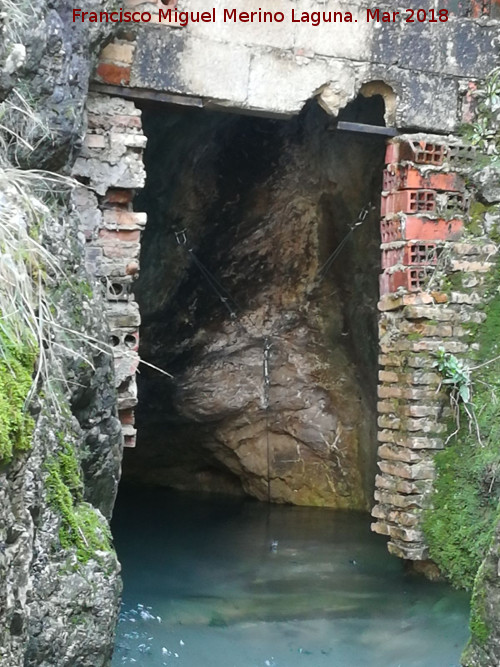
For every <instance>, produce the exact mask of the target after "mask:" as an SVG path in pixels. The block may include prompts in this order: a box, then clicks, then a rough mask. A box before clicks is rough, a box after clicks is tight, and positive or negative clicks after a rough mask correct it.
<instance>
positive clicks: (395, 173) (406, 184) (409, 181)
mask: <svg viewBox="0 0 500 667" xmlns="http://www.w3.org/2000/svg"><path fill="white" fill-rule="evenodd" d="M422 188H423V189H431V190H438V191H451V192H453V191H456V192H461V191H463V190H464V188H465V184H464V181H463V179H462V178H461V177H460V176H459V175H458V174H455V173H453V172H449V173H445V172H439V171H432V172H427V173H425V172H424V173H422V172H420V171H419V170H418V169H417V168H416V167H411V166H409V165H395V164H389V165H388V166H387V168H386V169H385V170H384V179H383V190H384V191H385V192H393V191H395V190H407V189H410V190H411V189H422Z"/></svg>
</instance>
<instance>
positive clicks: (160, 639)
mask: <svg viewBox="0 0 500 667" xmlns="http://www.w3.org/2000/svg"><path fill="white" fill-rule="evenodd" d="M369 526H370V517H369V516H368V515H366V514H361V513H352V512H337V511H334V510H329V509H322V508H304V507H292V506H284V505H272V506H268V505H266V504H263V503H259V502H256V501H252V500H249V499H241V498H228V497H218V496H205V495H200V494H197V495H196V496H194V495H191V494H185V493H179V492H175V491H171V490H162V489H156V490H147V491H146V490H144V489H143V488H126V487H124V488H122V489H121V491H120V495H119V498H118V502H117V505H116V510H115V515H114V518H113V524H112V528H113V535H114V538H115V544H116V548H117V551H118V556H119V558H120V561H121V563H122V566H123V581H124V593H123V606H122V613H121V618H120V623H119V624H118V630H117V639H116V649H115V655H114V658H113V667H119V666H120V665H129V664H135V665H137V666H138V667H142V666H144V667H160V666H161V667H163V666H165V665H167V666H170V665H177V666H178V667H299V666H300V667H323V666H325V667H326V666H328V667H458V665H459V658H460V653H461V651H462V649H463V646H464V645H465V643H466V641H467V637H468V627H467V626H468V603H469V598H468V595H467V594H465V593H463V592H459V591H455V590H453V589H451V588H450V587H449V586H447V585H445V584H436V583H430V582H428V581H426V580H424V579H422V578H419V577H415V576H413V575H410V574H407V573H405V571H404V569H403V565H402V562H401V561H400V560H398V559H397V558H394V557H391V556H390V555H389V554H388V552H387V550H386V540H385V539H384V538H382V537H380V536H378V535H375V534H373V533H371V532H370V529H369Z"/></svg>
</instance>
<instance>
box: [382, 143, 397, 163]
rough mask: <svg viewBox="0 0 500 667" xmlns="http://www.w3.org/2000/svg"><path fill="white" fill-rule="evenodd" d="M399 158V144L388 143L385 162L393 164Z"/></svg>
mask: <svg viewBox="0 0 500 667" xmlns="http://www.w3.org/2000/svg"><path fill="white" fill-rule="evenodd" d="M398 160H399V144H387V148H386V150H385V163H386V164H391V163H392V162H397V161H398Z"/></svg>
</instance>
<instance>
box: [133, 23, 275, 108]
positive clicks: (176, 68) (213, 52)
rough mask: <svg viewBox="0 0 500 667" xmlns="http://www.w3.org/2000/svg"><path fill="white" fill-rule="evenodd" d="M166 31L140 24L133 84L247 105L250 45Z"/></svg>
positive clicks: (139, 86) (236, 104) (159, 27)
mask: <svg viewBox="0 0 500 667" xmlns="http://www.w3.org/2000/svg"><path fill="white" fill-rule="evenodd" d="M165 35H166V31H165V30H164V29H163V28H161V26H151V27H149V28H147V27H139V29H138V32H137V46H136V53H135V58H134V64H133V65H132V74H131V79H130V81H131V85H132V86H133V87H137V88H149V89H152V90H160V91H168V92H172V93H181V94H184V95H196V96H201V97H203V96H206V97H208V98H210V99H218V100H224V101H226V102H227V103H228V104H232V105H235V106H239V107H240V108H241V107H244V106H246V105H245V100H246V99H247V94H248V76H249V70H250V60H251V56H252V54H251V51H250V49H248V48H247V47H245V46H238V45H236V46H235V45H234V44H227V43H225V42H218V41H215V40H214V39H213V38H212V39H200V38H197V37H195V36H191V35H189V34H188V33H187V32H184V31H168V39H165ZM275 87H276V86H275ZM275 92H276V91H275Z"/></svg>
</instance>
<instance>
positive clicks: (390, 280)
mask: <svg viewBox="0 0 500 667" xmlns="http://www.w3.org/2000/svg"><path fill="white" fill-rule="evenodd" d="M432 272H433V269H432V268H431V267H425V266H420V267H413V268H406V269H401V271H394V272H392V273H388V272H384V273H382V274H381V276H380V296H383V295H384V294H390V293H392V292H396V291H397V290H398V289H399V288H403V289H406V290H408V291H409V292H419V291H421V290H423V289H424V288H425V283H426V281H427V278H428V277H429V276H430V275H431V273H432Z"/></svg>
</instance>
